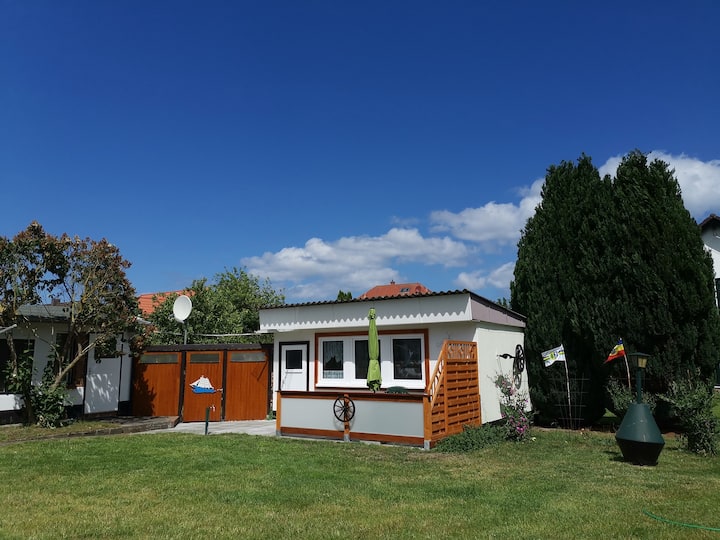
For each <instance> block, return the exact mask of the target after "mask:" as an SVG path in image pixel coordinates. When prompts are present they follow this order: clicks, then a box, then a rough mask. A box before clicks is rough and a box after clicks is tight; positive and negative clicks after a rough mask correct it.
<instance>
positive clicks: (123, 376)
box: [0, 304, 132, 424]
mask: <svg viewBox="0 0 720 540" xmlns="http://www.w3.org/2000/svg"><path fill="white" fill-rule="evenodd" d="M21 313H22V314H23V315H24V318H25V319H26V321H27V322H25V323H21V324H18V326H17V327H16V328H13V329H12V336H13V340H14V341H15V343H14V345H15V349H16V350H17V351H30V352H31V353H32V355H33V366H34V371H35V373H34V380H36V381H39V380H40V379H41V377H42V374H43V371H44V370H45V366H46V365H47V363H48V360H49V358H50V356H51V354H52V347H53V346H54V345H56V344H60V343H62V340H64V339H66V337H67V328H68V316H69V310H68V308H67V306H64V305H62V304H50V305H37V306H23V308H21ZM94 337H95V336H94V335H93V334H92V333H89V334H86V335H85V336H83V338H82V339H83V340H85V341H86V342H87V340H93V339H94ZM6 338H7V335H6V334H2V335H0V424H1V423H8V422H15V421H17V420H18V419H19V418H20V410H21V408H22V398H21V396H19V395H17V394H10V393H8V392H7V388H6V386H5V382H6V381H5V366H6V365H7V363H8V361H9V348H8V344H7V340H6ZM117 345H118V350H122V351H123V354H122V356H121V357H119V358H104V359H96V358H95V355H94V349H91V350H90V351H89V352H88V354H87V357H86V358H84V359H83V360H81V361H80V362H79V363H78V364H77V365H76V366H75V368H74V369H73V371H72V372H71V373H70V375H69V376H68V379H67V387H68V400H69V405H70V406H71V407H72V408H73V409H74V410H75V411H76V412H79V413H82V414H85V415H94V414H106V413H107V414H115V413H127V412H128V411H129V410H130V383H131V380H130V370H131V366H132V364H131V357H130V347H129V342H128V336H119V337H118V343H117Z"/></svg>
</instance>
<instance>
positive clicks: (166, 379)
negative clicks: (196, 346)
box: [132, 352, 181, 416]
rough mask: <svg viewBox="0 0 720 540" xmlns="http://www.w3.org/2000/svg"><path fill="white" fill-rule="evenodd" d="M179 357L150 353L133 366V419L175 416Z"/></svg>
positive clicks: (177, 354)
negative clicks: (138, 417) (134, 417)
mask: <svg viewBox="0 0 720 540" xmlns="http://www.w3.org/2000/svg"><path fill="white" fill-rule="evenodd" d="M180 358H181V355H180V353H179V352H149V353H147V354H144V355H142V356H141V357H140V358H138V359H136V360H135V362H134V366H133V389H132V413H133V416H177V415H178V404H179V403H180V385H179V384H178V382H179V381H180V379H181V377H180V375H181V365H180Z"/></svg>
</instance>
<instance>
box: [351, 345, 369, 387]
mask: <svg viewBox="0 0 720 540" xmlns="http://www.w3.org/2000/svg"><path fill="white" fill-rule="evenodd" d="M369 362H370V357H369V356H368V342H367V339H365V340H360V339H359V340H357V341H356V342H355V378H356V379H367V371H368V364H369Z"/></svg>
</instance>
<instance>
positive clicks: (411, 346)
mask: <svg viewBox="0 0 720 540" xmlns="http://www.w3.org/2000/svg"><path fill="white" fill-rule="evenodd" d="M378 344H379V350H380V357H379V360H380V370H381V372H382V379H383V387H388V386H394V385H401V386H405V387H408V388H415V389H420V388H424V380H425V373H424V369H425V346H424V339H423V337H422V335H421V334H401V335H389V334H383V335H382V336H381V338H380V339H379V340H378ZM317 361H318V386H320V387H322V386H346V387H351V388H365V387H366V382H367V372H368V364H369V363H370V358H369V355H368V340H367V335H364V336H363V335H357V336H343V337H339V336H331V337H330V336H329V337H325V338H320V339H319V340H318V359H317Z"/></svg>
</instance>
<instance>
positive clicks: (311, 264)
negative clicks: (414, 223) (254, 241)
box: [241, 228, 472, 299]
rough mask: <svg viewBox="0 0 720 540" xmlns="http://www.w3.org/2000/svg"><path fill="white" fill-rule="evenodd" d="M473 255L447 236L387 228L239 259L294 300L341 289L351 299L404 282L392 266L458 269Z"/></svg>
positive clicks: (331, 295) (332, 295)
mask: <svg viewBox="0 0 720 540" xmlns="http://www.w3.org/2000/svg"><path fill="white" fill-rule="evenodd" d="M471 255H472V251H471V250H469V249H468V248H467V246H465V244H463V243H462V242H458V241H455V240H452V239H450V238H448V237H430V238H426V237H423V236H422V235H421V234H420V232H419V231H418V230H417V229H399V228H393V229H390V230H389V231H388V232H387V233H386V234H384V235H382V236H374V237H371V236H350V237H343V238H340V239H339V240H337V241H334V242H326V241H324V240H322V239H320V238H311V239H310V240H308V241H307V242H306V243H305V245H304V246H303V247H288V248H284V249H282V250H280V251H278V252H276V253H270V252H268V253H265V254H263V255H262V256H259V257H248V258H245V259H243V260H242V261H241V263H242V264H243V266H245V267H246V268H247V270H248V272H249V273H251V274H254V275H260V276H264V277H268V278H270V280H271V281H273V282H275V283H278V282H280V283H286V284H288V286H287V288H286V294H287V295H288V296H289V297H292V298H310V299H319V298H329V299H333V298H335V296H336V295H337V292H338V291H339V290H344V291H347V290H348V289H349V290H351V291H352V292H353V293H354V294H355V295H358V294H361V293H363V292H365V291H366V290H367V289H369V288H371V287H373V286H375V285H378V284H379V283H389V282H390V281H391V280H396V281H402V276H400V275H399V272H398V271H397V270H396V269H394V268H392V265H393V264H400V263H421V264H423V265H442V266H446V267H453V266H462V265H464V264H466V263H467V261H468V258H469V257H470V256H471Z"/></svg>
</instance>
